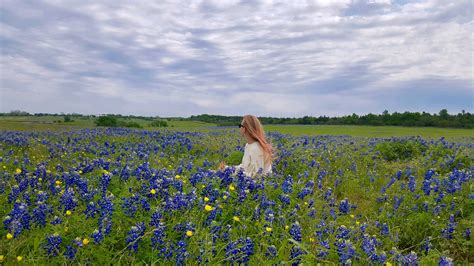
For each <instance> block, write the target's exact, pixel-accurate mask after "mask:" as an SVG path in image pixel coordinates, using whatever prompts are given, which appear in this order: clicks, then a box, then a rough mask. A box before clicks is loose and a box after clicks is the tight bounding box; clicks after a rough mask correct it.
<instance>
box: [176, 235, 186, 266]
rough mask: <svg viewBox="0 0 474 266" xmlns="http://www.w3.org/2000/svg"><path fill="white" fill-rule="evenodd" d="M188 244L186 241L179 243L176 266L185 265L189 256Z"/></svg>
mask: <svg viewBox="0 0 474 266" xmlns="http://www.w3.org/2000/svg"><path fill="white" fill-rule="evenodd" d="M186 247H187V244H186V242H184V241H179V242H178V245H177V247H176V265H184V264H185V261H186V258H187V257H188V256H189V254H188V252H187V251H186Z"/></svg>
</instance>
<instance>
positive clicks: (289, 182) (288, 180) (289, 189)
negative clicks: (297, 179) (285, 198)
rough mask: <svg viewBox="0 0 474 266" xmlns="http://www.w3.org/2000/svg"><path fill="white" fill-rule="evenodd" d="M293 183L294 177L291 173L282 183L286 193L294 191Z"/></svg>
mask: <svg viewBox="0 0 474 266" xmlns="http://www.w3.org/2000/svg"><path fill="white" fill-rule="evenodd" d="M292 185H293V178H292V177H291V176H290V175H289V176H288V177H287V178H286V179H285V181H283V184H282V185H281V189H282V190H283V192H284V193H285V194H290V193H291V192H292V190H293V189H292Z"/></svg>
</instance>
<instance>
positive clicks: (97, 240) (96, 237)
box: [91, 229, 104, 244]
mask: <svg viewBox="0 0 474 266" xmlns="http://www.w3.org/2000/svg"><path fill="white" fill-rule="evenodd" d="M91 236H92V238H94V242H95V243H96V244H100V243H101V242H102V240H104V235H103V234H102V232H101V230H98V229H96V230H94V232H92V235H91Z"/></svg>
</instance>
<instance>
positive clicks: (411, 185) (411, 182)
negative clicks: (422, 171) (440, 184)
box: [408, 175, 416, 192]
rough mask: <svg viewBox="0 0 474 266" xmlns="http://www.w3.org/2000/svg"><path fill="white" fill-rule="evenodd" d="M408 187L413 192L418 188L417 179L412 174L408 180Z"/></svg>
mask: <svg viewBox="0 0 474 266" xmlns="http://www.w3.org/2000/svg"><path fill="white" fill-rule="evenodd" d="M408 189H409V190H410V191H411V192H415V189H416V180H415V177H414V176H412V175H411V176H410V177H409V180H408Z"/></svg>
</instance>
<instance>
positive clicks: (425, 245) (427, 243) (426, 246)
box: [421, 236, 433, 254]
mask: <svg viewBox="0 0 474 266" xmlns="http://www.w3.org/2000/svg"><path fill="white" fill-rule="evenodd" d="M432 246H433V245H432V244H431V236H429V237H428V238H426V239H425V241H424V243H423V244H422V245H421V248H422V250H423V251H424V252H425V254H428V252H429V251H430V249H431V247H432Z"/></svg>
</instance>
